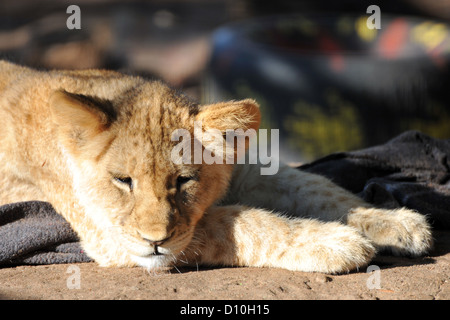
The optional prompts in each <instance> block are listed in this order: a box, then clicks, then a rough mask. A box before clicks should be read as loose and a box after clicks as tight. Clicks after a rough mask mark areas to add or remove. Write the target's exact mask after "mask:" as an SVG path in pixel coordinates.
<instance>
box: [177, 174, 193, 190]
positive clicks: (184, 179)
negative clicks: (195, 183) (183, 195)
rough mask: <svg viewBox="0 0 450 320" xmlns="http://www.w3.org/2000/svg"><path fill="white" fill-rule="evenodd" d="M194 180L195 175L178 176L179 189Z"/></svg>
mask: <svg viewBox="0 0 450 320" xmlns="http://www.w3.org/2000/svg"><path fill="white" fill-rule="evenodd" d="M191 180H193V177H185V176H178V178H177V190H180V189H181V186H182V185H184V184H185V183H187V182H189V181H191Z"/></svg>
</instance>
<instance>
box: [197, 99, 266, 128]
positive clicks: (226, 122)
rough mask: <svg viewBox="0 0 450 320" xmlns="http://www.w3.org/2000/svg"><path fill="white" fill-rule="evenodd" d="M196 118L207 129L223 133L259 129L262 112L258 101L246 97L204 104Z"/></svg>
mask: <svg viewBox="0 0 450 320" xmlns="http://www.w3.org/2000/svg"><path fill="white" fill-rule="evenodd" d="M196 120H197V121H202V126H203V127H204V128H205V129H217V130H220V131H221V132H223V133H226V130H237V129H242V130H244V131H246V130H248V129H253V130H257V129H258V128H259V124H260V122H261V113H260V111H259V105H258V104H257V103H256V101H254V100H252V99H245V100H241V101H229V102H220V103H216V104H212V105H206V106H202V107H200V112H199V114H198V115H197V118H196Z"/></svg>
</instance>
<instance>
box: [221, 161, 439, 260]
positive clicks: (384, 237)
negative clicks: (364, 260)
mask: <svg viewBox="0 0 450 320" xmlns="http://www.w3.org/2000/svg"><path fill="white" fill-rule="evenodd" d="M238 170H240V171H241V172H240V173H239V175H237V176H235V179H236V181H233V184H232V189H231V190H230V193H231V197H234V198H233V201H236V203H242V204H246V205H250V206H258V207H262V208H266V209H272V210H276V211H278V212H285V213H287V214H289V215H292V216H297V217H311V218H317V219H320V220H323V221H332V220H336V221H341V222H343V223H347V224H348V225H350V226H352V227H354V228H356V229H357V230H358V231H359V232H361V233H362V234H364V235H365V236H366V237H368V238H369V239H370V240H372V242H373V243H374V244H375V246H376V247H377V248H379V249H388V250H390V251H392V253H394V254H404V255H413V256H417V255H422V254H425V253H426V252H427V251H428V250H429V249H430V248H431V246H432V236H431V231H430V226H429V224H428V223H427V221H426V219H425V218H424V216H423V215H421V214H419V213H416V212H413V211H411V210H408V209H405V208H403V209H396V210H386V209H378V208H373V207H371V205H370V204H368V203H366V202H364V201H363V200H362V199H360V198H359V197H357V196H356V195H354V194H352V193H350V192H348V191H347V190H344V189H343V188H341V187H339V186H337V185H336V184H334V183H332V182H331V181H330V180H328V179H326V178H324V177H322V176H319V175H316V174H311V173H306V172H303V171H300V170H297V169H294V168H290V167H288V166H283V167H281V168H280V169H279V171H278V173H277V174H276V175H273V176H261V175H260V174H259V169H258V166H244V167H241V168H238ZM349 179H351V177H349Z"/></svg>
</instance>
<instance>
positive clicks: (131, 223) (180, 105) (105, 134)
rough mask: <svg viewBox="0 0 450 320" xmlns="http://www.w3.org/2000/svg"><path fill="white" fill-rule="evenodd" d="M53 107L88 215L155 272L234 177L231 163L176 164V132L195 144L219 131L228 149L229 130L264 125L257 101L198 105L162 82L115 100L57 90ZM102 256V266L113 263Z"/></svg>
mask: <svg viewBox="0 0 450 320" xmlns="http://www.w3.org/2000/svg"><path fill="white" fill-rule="evenodd" d="M50 108H51V111H52V118H53V121H54V123H55V124H56V125H57V127H58V140H59V142H60V145H61V147H62V148H63V150H64V153H65V154H66V156H67V159H68V163H69V169H70V171H71V173H72V175H73V180H74V183H73V184H74V192H75V194H76V196H77V198H78V199H79V202H80V204H81V205H82V206H83V207H84V209H85V212H86V214H87V215H88V216H89V217H90V218H91V220H92V221H93V223H95V224H96V225H97V227H100V228H102V229H103V230H105V231H107V232H106V234H107V235H109V237H116V238H115V239H107V240H108V241H110V240H114V241H116V243H120V246H122V247H123V248H125V250H126V252H127V253H128V254H129V256H131V257H133V259H134V261H136V263H137V264H139V265H142V266H146V267H149V268H153V267H158V266H164V265H167V264H169V263H170V262H171V261H172V259H173V257H175V256H176V255H177V254H179V253H180V252H181V251H182V250H183V249H184V248H185V247H186V246H187V245H188V244H189V242H190V241H191V239H192V236H193V232H194V229H195V226H196V224H197V222H198V221H199V219H200V218H201V217H202V215H203V214H204V212H205V210H206V209H207V208H208V207H209V206H211V205H212V204H213V203H214V202H215V201H216V200H217V199H219V198H220V197H222V196H223V194H224V193H225V192H226V189H227V186H228V182H229V179H230V176H231V172H232V167H231V165H229V164H205V163H204V162H202V163H198V161H197V164H195V161H192V162H191V163H175V162H174V161H173V159H172V158H173V157H171V153H172V150H173V148H174V147H175V145H177V144H178V143H179V142H178V141H173V139H172V135H173V132H174V131H175V130H177V129H184V130H187V131H185V132H189V133H191V134H192V137H193V136H194V123H199V121H201V124H202V127H203V130H207V129H208V128H214V129H217V130H220V132H222V137H221V139H222V140H223V142H224V143H225V138H224V137H225V133H226V130H227V129H228V130H235V129H243V130H247V129H257V128H258V126H259V122H260V113H259V110H258V106H257V105H256V104H255V102H254V101H251V100H244V101H237V102H236V101H232V102H228V103H219V104H213V105H206V106H199V105H197V104H195V103H193V102H191V101H190V100H188V99H187V98H185V97H184V96H183V95H181V94H179V93H177V92H175V91H174V90H172V89H170V88H168V87H167V86H165V85H163V84H161V83H159V82H143V83H142V84H141V85H140V86H139V87H138V88H137V89H133V90H127V91H125V90H124V93H121V94H119V93H118V94H116V96H115V98H111V99H109V98H106V99H105V98H104V97H101V96H100V97H99V96H96V95H92V94H80V93H71V92H67V91H65V90H59V91H55V92H54V93H53V94H52V96H51V98H50ZM190 143H191V144H192V146H193V145H194V139H193V140H192V141H191V142H190ZM193 156H194V154H193V152H192V154H191V157H193ZM114 241H113V242H114ZM96 255H97V256H94V257H93V258H94V259H96V260H97V261H99V262H100V263H101V261H102V260H103V261H107V260H108V259H112V257H106V256H102V254H101V253H100V254H96ZM105 255H106V253H105Z"/></svg>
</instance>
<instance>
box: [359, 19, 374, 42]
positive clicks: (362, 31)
mask: <svg viewBox="0 0 450 320" xmlns="http://www.w3.org/2000/svg"><path fill="white" fill-rule="evenodd" d="M355 29H356V33H357V34H358V36H359V37H360V38H361V39H363V40H364V41H372V40H373V39H375V37H376V36H377V33H378V30H377V29H369V28H367V16H362V17H359V18H358V19H357V20H356V21H355Z"/></svg>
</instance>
